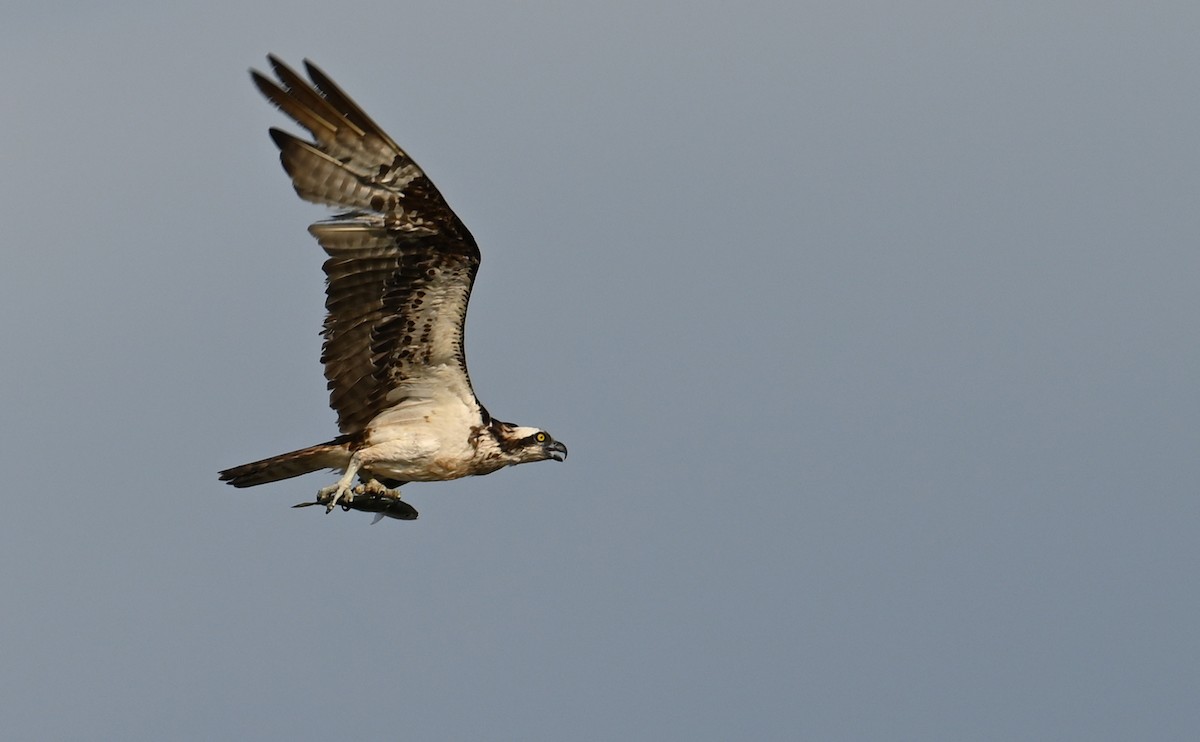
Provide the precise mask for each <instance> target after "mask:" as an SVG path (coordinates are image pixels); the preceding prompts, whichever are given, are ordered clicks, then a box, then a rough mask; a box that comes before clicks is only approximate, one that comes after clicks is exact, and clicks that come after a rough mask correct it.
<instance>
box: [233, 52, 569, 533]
mask: <svg viewBox="0 0 1200 742" xmlns="http://www.w3.org/2000/svg"><path fill="white" fill-rule="evenodd" d="M268 59H269V60H270V63H271V69H272V70H273V71H274V73H275V75H276V77H277V78H278V79H277V80H273V79H271V78H268V77H267V76H265V75H263V74H261V73H259V72H258V71H256V70H251V72H250V74H251V77H252V78H253V80H254V84H255V85H256V86H257V87H258V89H259V91H261V92H262V94H263V95H264V96H266V98H267V100H269V101H270V102H271V103H273V104H274V105H275V106H276V107H277V108H279V110H281V111H283V112H284V113H285V114H287V115H288V116H290V117H291V118H292V119H294V120H295V122H296V123H297V124H299V125H300V126H302V127H303V128H304V129H306V130H308V132H309V134H311V136H312V141H306V140H305V139H301V138H299V137H296V136H294V135H292V134H289V133H287V132H285V131H282V130H280V129H274V128H272V129H271V130H270V134H271V139H273V140H274V141H275V144H276V146H278V147H279V159H280V161H281V162H282V163H283V169H284V170H286V171H287V174H288V175H289V176H291V178H292V185H293V186H294V187H295V189H296V193H297V194H299V196H300V198H302V199H304V200H306V201H312V202H314V203H318V204H325V205H327V206H332V207H334V208H337V209H340V210H341V212H340V213H338V214H337V215H336V216H334V217H333V218H331V219H328V220H325V221H320V222H317V223H315V224H313V225H312V226H310V227H309V228H308V231H309V232H310V233H312V235H313V237H315V238H316V239H317V242H318V243H320V245H321V247H322V248H324V250H325V252H326V254H327V255H328V256H329V258H328V260H326V261H325V264H324V270H325V275H326V292H325V293H326V297H325V308H326V310H327V315H326V318H325V327H324V331H323V335H324V338H325V343H324V345H323V347H322V352H321V362H322V363H323V364H324V365H325V377H326V378H327V379H328V382H329V383H328V386H329V391H330V394H329V403H330V406H332V407H333V409H334V411H335V412H336V413H337V418H338V429H339V431H340V435H338V436H337V437H336V438H334V439H333V440H330V441H327V442H325V443H318V444H317V445H315V446H309V447H307V448H302V449H299V450H297V451H292V452H290V453H283V454H279V455H278V456H272V457H270V458H268V459H263V460H261V461H255V462H252V463H249V464H243V465H241V466H235V467H233V468H232V469H226V470H225V471H223V472H221V473H220V477H221V480H222V481H225V482H228V483H229V484H231V485H233V486H234V487H253V486H255V485H258V484H266V483H267V482H276V481H279V480H281V479H288V478H290V477H296V476H300V475H302V474H308V473H309V472H314V471H317V470H319V469H334V470H337V471H341V472H343V474H342V477H341V478H340V479H339V480H338V481H337V482H336V483H335V484H333V485H332V486H329V487H325V488H323V489H321V490H320V491H319V492H318V493H317V497H316V501H315V502H309V503H301V504H300V505H297V506H296V507H301V506H305V505H317V504H321V505H325V507H326V512H330V511H332V510H333V508H334V507H335V506H337V505H341V506H342V507H343V509H351V508H353V509H358V510H364V511H367V512H374V513H377V515H376V520H378V519H379V518H380V517H383V516H385V515H386V516H389V517H393V518H398V519H401V520H413V519H415V518H416V517H417V511H416V510H415V509H414V508H413V507H412V506H411V505H409V504H408V503H406V502H404V501H403V500H401V499H400V492H399V487H400V486H401V485H403V484H406V483H408V482H436V481H443V480H448V479H457V478H459V477H467V476H475V475H480V474H490V473H492V472H494V471H496V470H497V469H501V468H503V467H506V466H512V465H514V464H525V463H529V462H531V461H545V460H547V459H553V460H555V461H562V460H564V459H565V458H566V456H567V447H566V446H564V445H563V444H562V443H561V442H559V441H556V440H555V439H554V438H553V437H551V435H550V434H549V433H547V432H546V431H545V430H541V429H539V428H532V427H525V426H521V425H514V424H512V423H506V422H501V421H500V420H497V419H496V418H494V417H492V416H491V415H490V414H488V411H487V409H485V408H484V406H483V405H482V404H481V403H480V402H479V400H478V399H477V398H476V397H475V392H474V390H473V389H472V387H471V379H470V376H469V375H468V374H467V363H466V357H465V355H464V352H463V323H464V321H465V320H466V316H467V303H468V301H469V300H470V297H471V286H472V285H473V284H474V282H475V273H476V271H478V269H479V247H478V246H477V245H476V244H475V239H474V238H473V237H471V233H470V232H468V231H467V228H466V227H465V226H464V225H463V223H462V221H460V220H459V218H458V216H457V215H456V214H455V213H454V212H453V211H451V209H450V207H449V206H448V205H447V204H446V201H445V199H443V198H442V194H441V193H439V192H438V190H437V188H436V187H435V186H434V185H433V183H432V182H430V180H429V178H428V177H426V175H425V172H424V171H423V170H421V168H420V167H418V166H417V163H416V162H414V161H413V160H412V158H411V157H409V156H408V154H407V153H405V152H404V150H402V149H400V147H399V146H397V145H396V143H395V142H394V141H392V138H391V137H389V136H388V135H387V134H386V133H385V132H384V131H383V129H381V128H379V126H378V125H377V124H376V123H375V122H374V121H372V120H371V118H370V117H369V116H367V114H366V113H365V112H364V111H363V110H362V109H361V108H359V106H358V104H356V103H355V102H354V101H353V100H351V98H350V97H349V96H348V95H346V94H345V93H344V92H342V90H341V88H339V87H338V86H337V85H335V84H334V83H333V81H332V80H330V79H329V77H328V76H326V75H325V73H323V72H322V71H321V70H320V69H318V68H317V67H316V66H315V65H313V64H312V63H311V62H308V61H307V60H306V61H305V63H304V67H305V70H306V71H307V73H308V78H309V79H308V80H305V79H304V78H303V77H301V76H300V75H299V74H298V73H296V72H295V71H294V70H292V69H290V68H289V67H288V66H287V65H285V64H283V63H282V62H281V61H280V60H279V59H277V58H276V57H275V56H273V55H272V56H269V57H268ZM356 477H357V480H358V481H357V483H356V482H355V478H356Z"/></svg>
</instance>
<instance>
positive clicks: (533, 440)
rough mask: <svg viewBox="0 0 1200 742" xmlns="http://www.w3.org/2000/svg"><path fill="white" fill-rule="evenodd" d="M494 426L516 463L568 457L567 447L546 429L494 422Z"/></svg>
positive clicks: (503, 445)
mask: <svg viewBox="0 0 1200 742" xmlns="http://www.w3.org/2000/svg"><path fill="white" fill-rule="evenodd" d="M493 428H494V430H495V431H496V440H497V442H498V443H499V444H500V448H501V449H502V450H503V451H504V453H505V456H506V457H507V458H510V459H512V463H514V464H526V463H529V462H531V461H545V460H546V459H554V460H555V461H563V460H565V459H566V458H567V447H566V446H564V445H563V444H562V443H559V442H558V441H556V440H554V438H553V437H551V435H550V434H549V433H547V432H546V431H544V430H539V429H537V428H529V427H525V426H521V425H509V424H507V423H498V424H497V423H493Z"/></svg>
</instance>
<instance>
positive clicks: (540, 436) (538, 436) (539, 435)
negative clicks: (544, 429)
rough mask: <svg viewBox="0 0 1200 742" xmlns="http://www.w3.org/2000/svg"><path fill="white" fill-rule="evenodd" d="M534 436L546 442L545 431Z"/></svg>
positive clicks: (538, 440)
mask: <svg viewBox="0 0 1200 742" xmlns="http://www.w3.org/2000/svg"><path fill="white" fill-rule="evenodd" d="M534 438H535V439H536V440H537V442H538V443H545V442H546V434H545V433H538V434H537V435H535V436H534Z"/></svg>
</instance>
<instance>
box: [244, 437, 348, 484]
mask: <svg viewBox="0 0 1200 742" xmlns="http://www.w3.org/2000/svg"><path fill="white" fill-rule="evenodd" d="M350 453H351V451H350V444H349V442H348V441H347V440H345V439H344V438H336V439H334V440H332V441H329V442H328V443H318V444H317V445H315V446H309V447H308V448H301V449H300V450H298V451H290V452H288V453H281V454H279V455H278V456H272V457H271V458H269V459H263V460H262V461H252V462H250V463H249V464H242V465H241V466H235V467H233V468H232V469H226V470H225V471H223V472H221V481H222V482H228V483H229V484H232V485H233V486H234V487H253V486H255V485H257V484H266V483H268V482H278V481H279V480H281V479H291V478H292V477H298V476H300V475H301V474H308V473H309V472H314V471H317V470H319V469H344V468H345V467H346V464H347V463H348V462H349V460H350Z"/></svg>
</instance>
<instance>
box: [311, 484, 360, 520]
mask: <svg viewBox="0 0 1200 742" xmlns="http://www.w3.org/2000/svg"><path fill="white" fill-rule="evenodd" d="M360 487H361V485H360V486H359V487H354V488H351V487H350V486H349V485H346V484H334V485H331V486H329V487H323V488H321V489H320V490H317V503H318V504H321V505H324V506H325V512H326V513H332V512H333V508H334V507H335V506H337V504H338V503H339V502H341V503H343V507H344V506H345V503H348V502H353V501H354V495H355V490H357V489H360Z"/></svg>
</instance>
